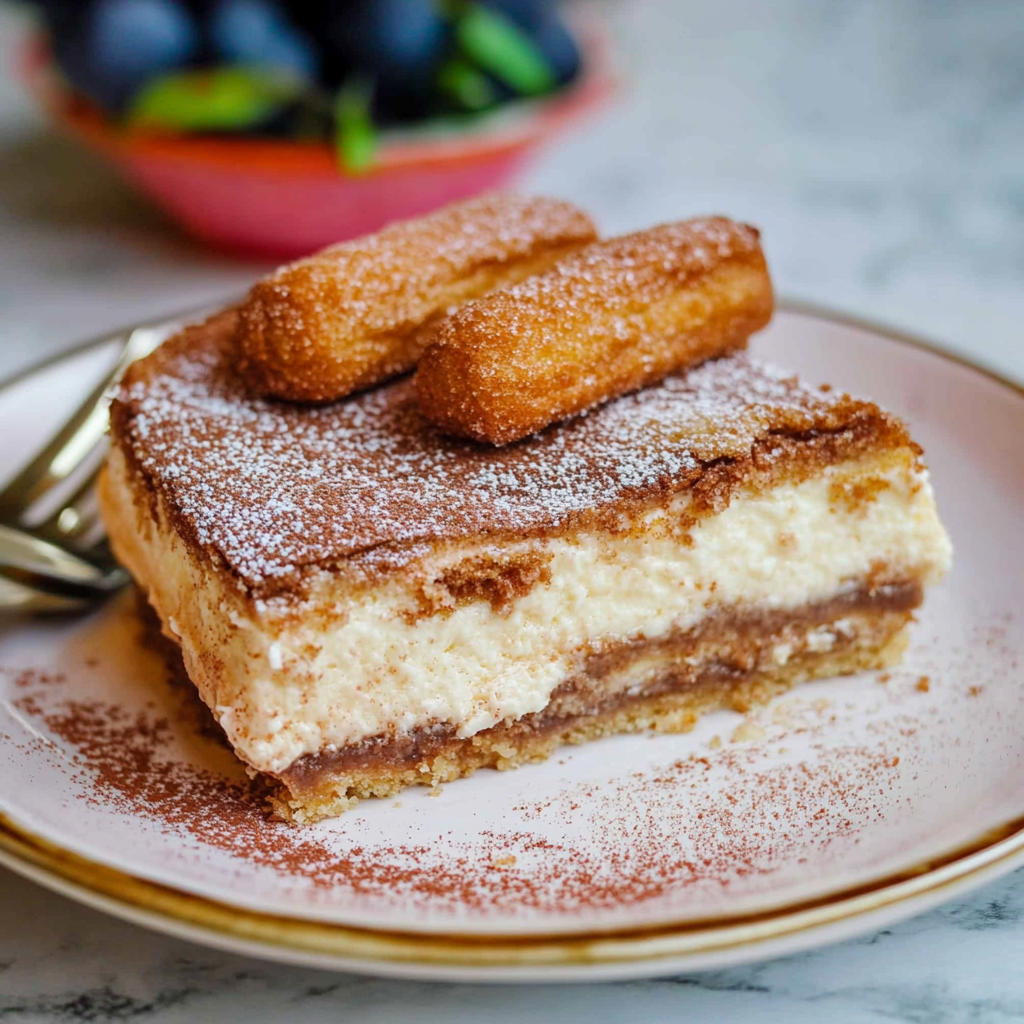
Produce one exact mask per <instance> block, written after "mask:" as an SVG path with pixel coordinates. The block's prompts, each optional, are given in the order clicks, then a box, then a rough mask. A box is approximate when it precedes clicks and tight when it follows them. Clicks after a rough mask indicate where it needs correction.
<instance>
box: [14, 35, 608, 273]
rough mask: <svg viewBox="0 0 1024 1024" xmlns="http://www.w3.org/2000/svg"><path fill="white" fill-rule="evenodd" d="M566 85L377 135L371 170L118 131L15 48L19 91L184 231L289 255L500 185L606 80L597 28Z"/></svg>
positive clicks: (281, 150)
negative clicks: (463, 116) (464, 125)
mask: <svg viewBox="0 0 1024 1024" xmlns="http://www.w3.org/2000/svg"><path fill="white" fill-rule="evenodd" d="M586 50H587V54H588V60H587V68H588V69H589V70H588V71H587V72H586V73H585V74H584V75H583V76H582V78H581V79H580V80H579V81H578V82H577V83H576V84H575V85H573V86H572V87H571V88H569V89H567V90H566V91H565V92H563V93H560V94H558V95H556V96H553V97H551V98H550V99H547V100H544V101H540V102H538V103H537V104H536V105H535V106H533V107H532V108H530V109H529V110H523V111H520V112H519V116H517V117H515V118H513V119H511V121H510V123H506V124H502V126H501V127H498V128H494V127H492V128H490V129H484V130H481V129H476V130H471V131H467V132H466V133H460V134H457V135H452V136H446V137H444V138H434V139H430V140H423V139H418V140H405V141H403V140H402V139H401V138H400V137H399V138H395V139H391V140H388V141H386V142H385V143H384V144H383V145H382V147H381V150H380V152H379V154H378V160H377V163H376V165H375V166H374V167H373V169H372V170H371V171H370V172H369V173H367V174H365V175H360V176H352V175H346V174H344V172H342V171H340V170H339V169H338V166H337V164H336V163H335V160H334V156H333V154H332V152H331V149H330V148H329V147H328V146H326V145H323V144H318V143H300V142H292V141H288V140H281V141H277V140H266V139H249V138H238V139H232V138H212V139H211V138H204V137H198V136H171V135H160V134H155V133H150V132H139V131H126V130H124V129H121V128H119V127H118V126H117V125H114V124H111V123H110V122H109V121H108V120H107V119H106V118H105V117H104V116H103V114H102V113H101V112H100V111H99V110H98V109H97V108H96V107H95V106H93V105H92V104H91V103H89V102H88V101H87V100H85V99H83V98H82V97H81V96H79V95H78V94H76V93H73V92H71V91H70V90H69V89H68V88H67V87H66V86H65V85H64V84H63V83H62V81H61V79H60V77H59V75H58V74H57V73H56V71H55V69H54V66H53V63H52V60H51V58H50V54H49V50H48V47H47V45H46V42H45V40H44V39H43V38H42V37H40V36H33V37H31V38H30V39H29V40H28V43H27V45H26V46H25V48H24V50H23V54H22V57H23V59H22V73H23V77H24V79H25V81H26V83H27V84H28V86H29V88H30V90H31V92H32V93H33V94H34V95H35V96H36V97H37V98H38V100H39V101H40V102H41V104H42V105H43V106H44V107H45V108H46V110H47V111H48V112H49V114H50V116H51V117H52V118H53V120H54V121H55V122H56V123H57V124H58V125H59V126H60V127H61V128H63V129H64V130H65V131H67V132H68V133H69V134H71V135H73V136H75V137H76V138H79V139H81V140H82V141H83V142H84V143H86V144H87V145H89V146H90V147H91V148H93V149H95V150H97V151H98V152H100V153H102V154H103V155H104V156H106V157H107V158H108V159H110V160H111V161H112V162H113V163H114V164H116V165H117V167H118V168H119V169H120V170H121V172H122V173H123V175H124V176H125V178H127V179H128V180H129V181H130V182H132V183H133V184H134V185H136V186H137V187H138V188H139V189H140V190H141V191H142V192H144V193H145V194H147V195H148V196H150V197H151V198H152V199H153V200H154V201H155V202H156V203H157V204H158V205H159V206H161V207H163V209H164V210H166V211H167V212H168V213H169V214H170V215H171V216H172V217H173V218H174V219H175V220H177V221H178V222H179V223H180V224H181V225H182V226H183V227H184V228H185V229H186V230H187V231H189V232H190V233H191V234H193V235H195V236H196V237H198V238H201V239H203V240H204V241H206V242H209V243H211V244H213V245H215V246H217V247H218V248H222V249H228V250H231V251H233V252H237V253H241V254H245V255H250V256H261V257H274V258H289V257H293V256H298V255H301V254H303V253H307V252H310V251H312V250H314V249H319V248H322V247H323V246H325V245H329V244H330V243H332V242H336V241H339V240H341V239H344V238H351V237H353V236H355V235H361V234H365V233H367V232H370V231H375V230H376V229H377V228H379V227H381V226H382V225H383V224H385V223H387V222H388V221H392V220H398V219H401V218H404V217H412V216H416V215H417V214H421V213H424V212H426V211H428V210H431V209H433V208H435V207H437V206H441V205H443V204H444V203H448V202H452V201H454V200H456V199H460V198H463V197H464V196H469V195H473V194H475V193H478V192H482V191H484V190H486V189H489V188H494V187H497V186H501V185H505V184H507V183H508V182H509V180H510V179H511V178H512V177H513V176H514V175H515V174H516V172H517V171H518V170H519V169H520V167H521V166H522V165H523V163H524V161H525V160H526V159H527V158H528V157H529V156H530V155H531V154H532V152H533V151H534V150H535V149H536V148H537V146H538V145H539V144H540V143H541V142H543V141H544V140H546V139H547V138H549V137H551V136H552V135H555V134H556V133H557V132H558V131H559V130H560V129H561V128H562V127H563V126H564V125H565V124H566V123H567V122H569V121H570V120H572V119H575V118H576V117H578V116H579V115H580V114H582V113H583V112H584V111H586V110H589V109H591V108H592V107H594V106H596V105H597V104H599V103H600V102H602V101H603V100H604V99H606V98H607V97H608V96H609V95H610V94H611V92H612V91H613V82H612V78H611V75H610V73H609V72H608V71H607V62H606V59H605V47H604V45H603V39H602V38H601V36H600V34H599V33H592V34H588V36H587V41H586Z"/></svg>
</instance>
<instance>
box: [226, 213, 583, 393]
mask: <svg viewBox="0 0 1024 1024" xmlns="http://www.w3.org/2000/svg"><path fill="white" fill-rule="evenodd" d="M596 237H597V235H596V232H595V231H594V225H593V224H592V223H591V220H590V218H589V217H588V216H587V214H586V213H584V212H583V211H582V210H580V209H579V208H578V207H576V206H573V205H572V204H571V203H565V202H561V201H559V200H556V199H545V198H536V199H528V198H523V197H520V196H512V195H500V194H492V195H486V196H481V197H480V198H478V199H472V200H470V201H468V202H464V203H459V204H456V205H454V206H449V207H446V208H444V209H442V210H438V211H437V212H436V213H432V214H430V215H428V216H426V217H421V218H418V219H416V220H410V221H403V222H400V223H396V224H392V225H390V226H389V227H386V228H384V229H383V230H382V231H379V232H378V233H377V234H375V235H367V236H366V237H364V238H356V239H353V240H352V241H350V242H343V243H341V244H340V245H334V246H331V247H330V248H328V249H324V250H323V251H322V252H320V253H317V254H315V255H313V256H310V257H308V258H307V259H303V260H299V261H298V262H296V263H292V264H289V265H287V266H285V267H282V268H281V269H280V270H278V271H277V272H276V273H275V274H272V275H271V276H270V277H268V278H265V279H264V280H262V281H259V282H258V283H257V284H256V286H255V287H254V288H253V289H252V291H251V292H250V293H249V297H248V299H247V300H246V302H245V303H244V304H243V305H242V308H241V310H240V317H239V326H238V332H237V335H236V340H237V345H238V351H239V356H240V365H239V368H240V371H241V373H242V374H243V376H244V378H245V379H246V381H247V382H248V383H249V385H250V387H252V389H253V390H255V391H256V392H257V393H259V394H262V395H268V396H274V397H277V398H287V399H291V400H293V401H302V402H328V401H331V400H333V399H335V398H341V397H342V396H343V395H347V394H349V393H350V392H352V391H357V390H359V389H361V388H366V387H369V386H370V385H372V384H376V383H378V382H380V381H382V380H386V379H387V378H388V377H392V376H394V375H395V374H399V373H404V372H405V371H407V370H411V369H412V368H413V366H415V365H416V361H417V359H418V358H419V355H420V352H421V351H422V349H423V347H424V345H425V344H426V342H427V340H428V339H429V337H430V333H431V328H432V326H433V323H434V321H436V320H437V319H439V318H440V317H443V316H444V315H445V314H446V313H449V312H452V311H453V309H454V308H457V307H459V306H461V305H462V304H463V303H465V302H467V301H468V300H470V299H474V298H478V297H479V296H481V295H484V294H486V293H487V292H489V291H493V290H494V289H495V288H503V287H506V286H507V285H510V284H513V283H514V282H516V281H521V280H522V279H523V278H524V277H527V276H528V275H530V274H534V273H537V272H538V271H541V270H545V269H547V268H548V267H550V266H551V265H552V264H553V263H554V262H556V261H557V260H558V259H559V258H561V257H563V256H565V255H567V254H568V253H571V252H573V251H575V250H576V249H579V248H580V247H582V246H583V245H586V244H587V243H589V242H591V241H593V240H594V239H595V238H596Z"/></svg>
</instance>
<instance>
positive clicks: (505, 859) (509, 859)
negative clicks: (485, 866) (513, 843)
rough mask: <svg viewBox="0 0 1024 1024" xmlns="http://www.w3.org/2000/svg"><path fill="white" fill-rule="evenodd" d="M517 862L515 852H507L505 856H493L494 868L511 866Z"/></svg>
mask: <svg viewBox="0 0 1024 1024" xmlns="http://www.w3.org/2000/svg"><path fill="white" fill-rule="evenodd" d="M515 862H516V858H515V854H512V853H506V854H505V855H504V856H500V857H499V856H497V855H495V856H493V857H492V858H491V867H492V868H510V867H512V866H513V865H514V864H515Z"/></svg>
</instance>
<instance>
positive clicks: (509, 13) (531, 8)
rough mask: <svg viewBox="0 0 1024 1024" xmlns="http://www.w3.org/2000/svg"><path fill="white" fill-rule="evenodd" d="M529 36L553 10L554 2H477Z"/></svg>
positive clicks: (552, 0)
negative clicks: (506, 19)
mask: <svg viewBox="0 0 1024 1024" xmlns="http://www.w3.org/2000/svg"><path fill="white" fill-rule="evenodd" d="M479 2H480V3H482V4H483V6H484V7H490V8H491V9H492V10H495V11H499V12H500V13H501V14H504V15H505V17H506V18H508V19H509V21H511V22H513V23H515V24H516V25H518V26H519V27H520V28H521V29H523V30H524V31H526V32H529V33H530V34H531V35H532V34H533V33H534V32H535V31H536V30H537V29H538V28H540V26H541V23H542V22H543V21H544V20H545V19H546V18H547V17H548V15H549V14H550V13H551V12H552V11H553V10H554V6H555V5H554V0H479Z"/></svg>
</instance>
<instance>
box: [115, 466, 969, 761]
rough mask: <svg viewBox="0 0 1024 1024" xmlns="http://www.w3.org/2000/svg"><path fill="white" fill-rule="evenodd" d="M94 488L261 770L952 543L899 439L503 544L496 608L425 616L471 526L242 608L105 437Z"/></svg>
mask: <svg viewBox="0 0 1024 1024" xmlns="http://www.w3.org/2000/svg"><path fill="white" fill-rule="evenodd" d="M104 490H105V505H106V509H105V511H106V514H107V515H108V517H109V516H113V517H115V518H116V519H119V520H121V523H120V526H121V528H120V529H116V530H114V531H112V533H113V536H114V537H115V538H117V539H118V543H117V550H118V555H119V556H120V557H121V558H122V560H124V561H125V563H126V564H127V565H128V567H129V569H130V570H131V571H132V572H133V573H134V574H135V576H136V577H137V578H138V579H140V580H142V581H144V582H145V583H146V585H147V586H148V587H149V588H150V600H151V602H152V603H153V604H154V606H155V607H156V610H157V612H158V613H159V615H160V617H161V620H162V621H163V622H164V623H165V626H166V628H167V629H168V630H169V632H171V633H172V634H173V635H174V638H175V639H176V640H177V641H178V642H179V643H180V644H181V647H182V652H183V656H184V659H185V664H186V667H187V669H188V671H189V674H190V676H191V677H192V679H193V680H194V681H195V682H196V684H197V686H198V687H199V690H200V693H201V694H202V696H203V699H204V700H205V701H206V702H207V704H209V705H210V707H211V708H212V709H213V711H214V714H215V715H216V717H217V719H218V721H219V722H220V724H221V725H222V727H223V728H224V730H225V732H226V734H227V736H228V738H229V740H230V741H231V743H232V744H233V746H234V747H235V749H236V751H237V752H238V754H239V755H240V756H241V757H242V758H244V759H245V760H246V761H247V762H248V763H249V764H250V765H251V766H252V767H254V768H256V769H258V770H260V771H264V772H269V773H271V774H277V773H280V772H282V771H284V770H285V769H286V768H287V767H288V766H289V765H291V764H292V763H293V762H294V761H296V760H297V759H299V758H301V757H303V756H304V755H309V754H315V753H318V752H320V751H324V750H326V751H331V750H334V749H337V748H339V747H343V746H346V745H349V744H354V743H359V742H360V741H362V740H365V739H366V738H368V737H373V736H379V735H382V734H388V733H392V734H393V733H395V732H397V733H408V732H411V731H413V730H416V729H419V728H423V727H427V726H431V725H434V724H438V723H440V724H442V725H443V726H445V727H448V728H451V729H454V731H455V734H456V735H457V736H458V737H461V738H465V737H470V736H473V735H475V734H477V733H479V732H481V731H483V730H486V729H489V728H491V727H493V726H495V725H497V724H498V723H501V722H511V721H515V720H517V719H519V718H522V717H523V716H525V715H529V714H533V713H536V712H539V711H541V710H542V709H543V708H544V707H545V706H546V705H547V703H548V701H549V699H550V697H551V694H552V693H553V692H554V690H555V689H556V688H557V687H558V686H559V684H560V683H562V682H563V680H565V679H567V678H569V677H571V676H572V675H573V673H574V672H575V671H577V670H578V669H579V667H580V666H581V664H583V662H584V661H585V659H586V658H587V657H588V656H591V655H592V654H593V653H594V651H595V650H598V651H599V650H600V649H601V647H602V646H603V645H615V644H619V643H622V642H623V641H627V640H633V639H637V638H645V639H648V640H651V639H655V638H657V637H659V636H661V635H668V634H669V633H671V632H672V631H679V630H686V629H689V628H692V627H693V626H694V625H695V624H696V623H698V622H699V621H700V620H701V619H703V618H704V617H706V616H708V615H710V614H714V612H715V611H716V609H720V608H734V607H750V608H765V609H787V608H792V609H798V608H800V607H802V606H804V605H807V604H810V603H814V602H818V601H823V600H826V599H828V598H830V597H832V596H834V595H836V594H839V593H843V592H844V591H846V590H850V589H853V588H856V587H862V586H863V585H864V581H865V580H871V579H872V578H874V577H876V576H877V574H878V573H879V571H880V570H884V572H885V574H886V577H887V578H889V579H893V578H902V579H907V580H915V581H918V582H920V583H921V584H925V585H926V584H928V583H931V582H933V581H934V580H936V579H938V578H939V577H940V576H941V575H942V573H943V572H944V571H945V570H946V568H947V567H948V564H949V561H950V556H951V550H950V545H949V541H948V538H947V537H946V534H945V531H944V530H943V528H942V526H941V524H940V523H939V520H938V517H937V515H936V511H935V505H934V500H933V497H932V492H931V488H930V485H929V483H928V479H927V475H926V473H925V472H923V471H922V470H920V469H918V468H917V466H916V464H915V462H914V460H913V458H912V456H911V455H910V453H909V452H908V451H906V450H903V451H901V452H897V453H891V452H890V453H888V454H887V455H885V456H882V457H880V458H872V457H868V458H864V459H862V460H859V461H856V462H852V463H851V462H848V463H843V464H840V465H838V466H833V467H828V468H825V469H824V470H823V471H822V472H821V473H820V474H819V475H816V476H815V477H813V478H810V479H806V480H803V481H801V482H796V483H793V482H785V483H781V484H778V485H777V486H775V487H772V488H770V489H768V490H764V491H758V490H754V489H751V488H745V489H741V490H740V491H739V492H738V493H736V494H735V495H733V497H732V499H731V501H730V504H729V506H728V507H727V508H726V509H724V510H723V511H721V512H719V513H718V514H717V515H712V516H709V517H706V518H703V519H700V520H699V521H697V522H696V523H687V522H686V515H685V513H686V502H687V498H686V496H685V495H681V496H679V497H678V498H677V499H676V500H675V501H674V502H672V503H670V504H669V505H668V506H667V507H664V508H659V509H652V510H651V511H650V512H649V513H648V517H647V522H646V523H645V524H644V528H643V529H642V530H639V529H634V530H629V531H623V532H622V533H610V532H604V531H586V532H581V533H576V534H569V535H560V536H554V537H549V538H545V539H537V540H523V541H517V542H512V543H508V544H502V545H501V551H502V552H504V554H505V555H506V556H509V557H511V556H516V555H522V554H524V553H527V552H529V551H532V552H534V553H535V554H536V553H537V552H538V551H539V552H541V553H542V554H543V560H544V563H545V565H546V567H547V571H546V572H545V573H544V575H543V581H538V582H537V583H536V584H535V585H533V586H532V588H530V589H529V590H528V591H527V592H525V593H523V594H522V595H521V596H519V597H517V598H515V599H514V600H512V601H511V602H510V604H509V605H508V607H507V608H506V609H505V610H504V611H496V610H495V608H494V607H493V606H492V603H491V602H489V601H487V600H482V599H481V600H473V601H469V602H465V603H461V604H459V603H456V604H455V606H454V607H451V608H445V607H441V608H440V609H438V610H437V611H436V612H435V613H434V614H427V615H425V614H424V613H423V610H422V594H423V585H424V583H427V584H429V583H430V581H432V580H434V579H436V578H439V577H443V576H444V574H445V573H446V572H448V571H450V569H451V568H452V566H453V565H456V564H458V562H459V561H460V560H464V559H467V558H473V557H479V556H480V554H481V552H484V553H488V552H491V551H493V550H494V549H495V548H496V547H497V545H495V544H493V543H492V544H488V543H487V542H477V543H474V544H468V543H467V544H462V545H452V546H450V547H448V548H447V549H444V551H443V552H442V553H440V554H438V555H436V556H434V557H431V558H427V559H423V560H422V561H421V563H419V564H418V566H417V567H416V571H415V572H410V571H409V569H408V567H407V569H406V570H405V571H403V572H402V573H398V574H394V575H393V576H391V577H385V578H383V579H382V580H381V581H380V582H379V584H378V585H376V586H367V585H362V586H353V585H352V584H351V583H347V584H346V583H345V582H344V580H343V579H341V578H339V579H337V580H332V579H330V578H329V577H328V576H327V574H325V578H324V581H323V582H322V584H321V585H320V587H319V588H318V590H317V596H316V602H315V603H316V606H317V608H318V613H317V615H316V616H315V617H314V616H303V615H301V614H295V613H294V610H291V611H289V610H287V609H285V610H277V609H275V608H274V607H273V606H271V605H258V604H257V603H256V602H252V601H249V600H248V599H246V597H245V596H244V595H243V594H241V593H238V592H236V591H234V590H232V589H230V587H228V586H225V582H226V581H227V580H228V579H229V577H226V575H224V574H218V573H211V572H209V571H208V570H206V569H204V568H203V567H201V566H200V565H199V564H198V563H197V562H196V560H195V558H194V557H193V556H192V554H191V553H190V552H189V551H188V549H187V548H186V546H185V544H184V543H183V542H182V541H181V540H180V538H179V537H178V536H177V534H176V533H175V532H174V531H173V529H172V528H171V527H170V526H169V525H168V522H167V517H166V516H165V515H164V514H163V512H162V510H161V509H160V508H159V507H158V508H157V509H156V511H157V515H156V517H155V521H154V517H153V515H152V511H151V507H150V499H149V495H148V494H142V495H139V494H137V493H136V491H135V488H134V487H133V480H132V477H131V476H130V474H129V471H128V470H127V468H126V465H125V462H124V460H123V458H122V457H121V456H120V454H118V453H115V455H114V457H113V458H112V460H111V463H110V468H109V471H108V474H107V478H106V481H105V485H104ZM417 579H418V583H417ZM324 608H328V609H330V610H329V611H327V612H325V611H324ZM784 654H785V652H780V653H779V657H784Z"/></svg>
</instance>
